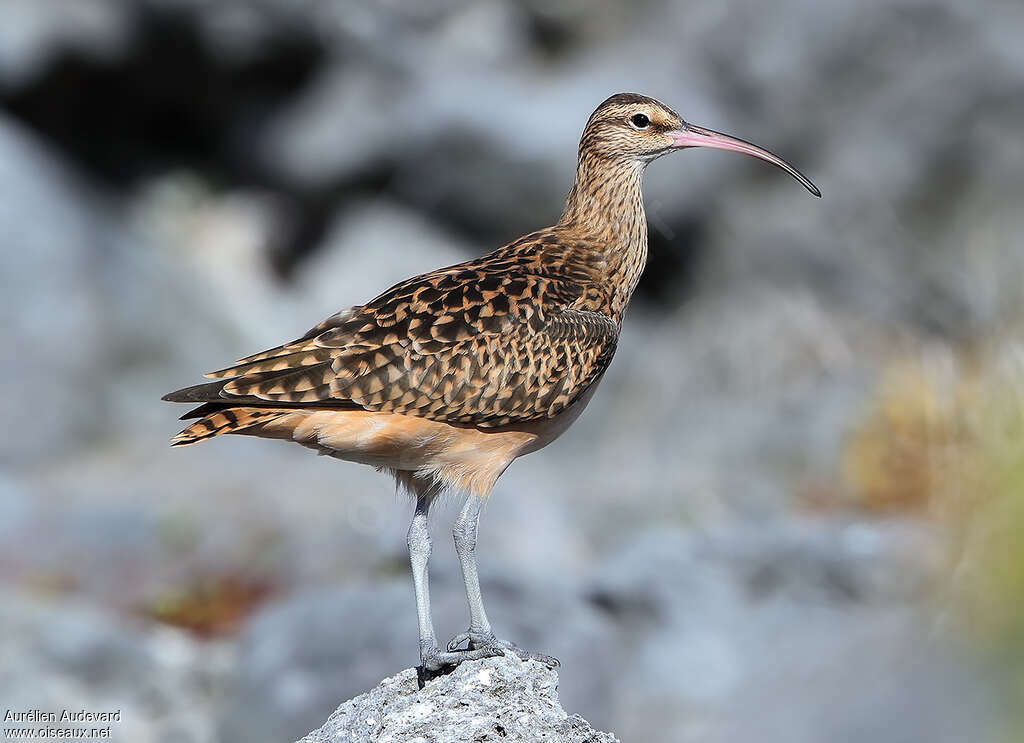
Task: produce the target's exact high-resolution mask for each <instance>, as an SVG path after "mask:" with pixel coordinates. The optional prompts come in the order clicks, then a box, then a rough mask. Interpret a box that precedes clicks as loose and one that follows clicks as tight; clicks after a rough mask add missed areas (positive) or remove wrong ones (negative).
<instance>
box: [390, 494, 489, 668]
mask: <svg viewBox="0 0 1024 743" xmlns="http://www.w3.org/2000/svg"><path fill="white" fill-rule="evenodd" d="M430 501H431V496H430V495H421V496H420V497H419V498H417V500H416V512H415V513H414V514H413V517H412V523H411V524H409V536H408V539H407V541H408V544H409V561H410V562H411V563H412V582H413V587H414V589H415V591H416V620H417V622H418V624H419V632H420V664H421V665H422V666H423V668H424V669H425V670H427V671H437V670H440V669H441V668H443V667H444V666H455V665H458V664H459V663H461V662H462V661H464V660H474V659H476V658H487V657H490V656H492V655H501V654H502V653H501V652H500V650H499V649H497V648H472V649H469V650H449V651H447V652H443V651H441V650H440V648H439V647H438V645H437V637H436V636H435V635H434V622H433V619H432V618H431V615H430V586H429V582H428V580H427V562H428V561H429V560H430V552H431V545H430V531H429V529H428V528H427V513H428V512H429V511H430Z"/></svg>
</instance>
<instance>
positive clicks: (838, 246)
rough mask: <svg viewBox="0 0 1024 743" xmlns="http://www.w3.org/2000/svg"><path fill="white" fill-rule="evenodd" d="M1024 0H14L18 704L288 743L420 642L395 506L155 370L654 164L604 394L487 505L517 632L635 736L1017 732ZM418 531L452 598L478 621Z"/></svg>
mask: <svg viewBox="0 0 1024 743" xmlns="http://www.w3.org/2000/svg"><path fill="white" fill-rule="evenodd" d="M1022 32H1024V5H1022V4H1021V3H1019V2H1013V1H1012V0H1008V1H1007V2H1001V1H1000V0H983V1H982V2H977V3H971V4H964V3H959V2H954V0H865V1H864V2H858V3H849V2H842V1H841V0H827V1H825V2H822V1H821V0H782V2H777V3H772V4H770V5H765V4H763V3H758V2H754V1H753V0H741V1H739V2H715V1H712V0H694V1H692V2H685V1H683V0H641V1H640V2H634V3H629V4H626V3H622V4H618V5H613V4H595V3H590V2H583V0H554V1H552V0H544V1H541V0H528V1H527V2H512V1H511V0H485V1H484V2H468V1H467V0H428V1H427V2H419V3H407V2H400V1H399V0H387V1H384V2H376V3H361V2H354V1H350V0H319V1H317V0H306V1H303V2H300V1H298V0H253V1H251V2H243V1H242V0H217V1H216V2H214V1H213V0H4V2H3V3H2V4H0V225H2V226H0V309H2V311H3V322H2V330H0V333H2V339H3V343H2V344H0V349H2V351H0V353H2V354H3V359H2V363H0V385H2V388H3V394H2V396H0V412H2V420H3V421H4V429H5V431H4V434H3V437H2V452H0V700H2V703H3V706H4V707H5V708H7V709H12V710H15V711H17V710H27V709H42V710H54V709H56V710H59V709H62V708H65V707H68V708H74V709H83V708H84V709H87V710H92V711H95V710H101V709H120V710H121V711H122V722H120V723H116V724H115V725H114V726H113V728H114V729H113V737H114V739H115V740H131V741H136V742H141V743H146V742H148V741H159V742H161V743H163V742H168V743H169V742H171V741H173V742H175V743H178V742H183V743H185V742H188V743H191V742H196V743H200V742H206V741H215V740H216V741H227V742H228V743H233V742H236V741H238V742H241V741H246V742H248V743H264V742H266V743H270V742H271V741H274V742H277V743H280V742H281V741H290V740H293V739H295V738H297V737H299V736H301V735H303V734H304V733H305V732H306V731H308V730H309V729H311V728H313V727H317V726H319V725H320V724H321V722H322V721H323V719H324V718H325V717H326V716H327V715H328V713H330V712H331V711H332V710H333V709H334V707H335V706H336V705H337V704H338V703H339V702H340V701H342V700H344V699H346V698H348V697H350V696H352V695H355V694H357V693H359V692H361V691H364V690H366V689H368V688H370V687H372V686H374V685H375V684H376V683H377V682H378V681H379V680H380V679H381V678H382V677H384V676H386V675H391V674H393V673H395V672H397V671H399V670H401V669H402V668H405V667H407V666H410V665H412V664H413V663H414V662H415V661H416V658H417V646H416V627H415V619H414V605H413V595H412V587H411V583H410V580H409V577H408V561H407V560H408V558H407V553H406V547H405V531H406V529H407V525H408V518H409V516H410V514H411V505H410V504H409V503H407V502H406V501H405V500H404V499H401V498H398V497H395V495H394V494H393V490H394V488H393V484H391V483H390V482H389V481H388V480H387V479H386V478H385V477H383V476H381V475H378V474H377V473H375V472H373V471H372V470H371V469H369V468H366V467H360V466H357V465H353V464H348V463H343V462H338V461H333V460H330V459H327V458H324V457H316V456H313V455H312V453H310V452H308V451H306V450H304V449H302V448H300V447H297V446H284V445H282V444H281V443H279V442H270V441H260V440H250V439H232V438H230V437H226V438H224V439H218V440H216V441H212V442H209V443H206V444H203V445H202V446H199V447H194V448H189V449H184V450H171V449H170V448H169V447H168V445H167V442H168V438H169V437H170V436H171V435H172V434H173V433H175V432H176V431H177V430H178V429H179V427H180V426H179V424H178V422H177V421H176V417H177V415H179V414H180V413H182V412H183V410H182V409H181V408H179V407H178V406H172V405H168V404H165V403H161V402H160V400H159V398H160V395H161V394H163V393H165V392H167V391H169V390H171V389H175V388H177V387H181V386H184V385H186V384H190V383H193V382H196V381H200V376H199V375H200V373H201V372H203V371H207V370H210V369H214V368H219V367H221V366H224V365H225V364H226V363H228V362H230V361H232V360H234V359H236V358H239V357H241V356H243V355H246V354H248V353H251V352H254V351H256V350H259V349H263V348H265V347H269V346H272V345H276V344H277V343H279V342H280V341H282V340H284V339H288V338H292V337H296V336H297V335H300V334H301V333H303V332H304V331H305V330H306V329H307V328H309V327H311V326H312V325H314V324H316V323H317V322H318V321H319V320H321V319H322V318H323V317H326V316H327V315H329V314H331V313H333V312H335V311H336V310H338V309H340V308H342V307H344V306H347V305H351V304H355V303H359V302H361V301H365V300H367V299H369V298H370V297H372V296H374V295H375V294H376V293H378V292H379V291H381V290H383V289H384V288H386V287H387V286H389V285H391V284H392V283H394V282H396V281H398V280H400V279H403V278H405V277H407V276H410V275H412V274H415V273H418V272H421V271H424V270H428V269H432V268H435V267H438V266H441V265H445V264H450V263H453V262H456V261H460V260H463V259H466V258H468V257H471V256H476V255H480V254H482V253H484V252H487V251H489V250H491V249H493V248H495V247H497V246H498V245H500V244H503V243H504V242H506V241H508V240H511V239H513V238H515V237H517V236H518V235H520V234H522V233H524V232H527V231H529V230H532V229H535V228H538V227H542V226H545V225H547V224H550V223H551V222H553V221H554V220H555V219H556V218H557V217H558V214H559V213H560V210H561V204H562V199H563V197H564V195H565V193H566V192H567V190H568V188H569V186H570V182H571V179H572V174H573V166H574V163H575V155H576V152H575V150H576V142H577V138H578V135H579V132H580V131H581V129H582V127H583V124H584V122H585V121H586V118H587V116H588V115H589V114H590V112H591V111H592V110H593V109H594V108H595V107H596V105H597V104H598V103H599V102H600V101H602V100H603V99H604V98H605V97H606V96H608V95H609V94H611V93H614V92H617V91H623V90H630V91H638V92H643V93H647V94H650V95H654V96H656V97H658V98H660V99H662V100H664V101H665V102H667V103H668V104H669V105H671V106H673V107H675V108H676V109H677V110H678V111H679V112H680V113H681V114H682V115H683V116H684V117H685V118H686V119H688V120H690V121H693V122H695V123H699V124H703V125H706V126H710V127H713V128H716V129H719V130H722V131H726V132H729V133H733V134H736V135H737V136H741V137H744V138H747V139H750V140H753V141H755V142H757V143H759V144H762V145H764V146H766V147H768V148H770V149H772V150H775V151H777V152H779V153H781V154H783V155H784V156H785V157H786V158H787V159H789V160H791V161H792V162H793V163H794V164H796V165H797V166H798V167H800V168H801V169H802V170H804V171H805V172H806V173H807V174H808V175H809V176H810V177H811V178H812V179H813V180H814V181H815V182H816V183H817V184H818V185H819V186H820V187H821V189H822V191H823V193H824V198H823V199H821V200H820V201H819V200H817V199H813V198H810V197H808V195H807V194H806V193H805V192H804V191H803V189H801V188H800V186H799V185H798V184H796V183H795V182H793V181H792V180H791V179H790V178H788V177H786V176H785V175H784V174H782V173H781V172H779V171H777V170H774V169H772V168H770V167H769V166H767V165H765V164H763V163H758V162H756V161H753V160H751V159H749V158H743V157H740V156H738V155H733V154H727V153H722V152H710V151H704V152H700V151H691V152H687V153H684V154H680V155H677V156H675V157H672V158H666V159H665V160H662V161H660V162H658V163H656V164H655V165H653V166H652V167H651V168H650V169H649V172H648V176H647V183H646V197H647V205H648V217H649V220H650V224H651V261H650V265H649V266H648V269H647V272H646V274H645V276H644V279H643V282H642V283H641V285H640V288H639V290H638V294H637V296H636V298H635V300H634V304H633V306H632V308H631V310H630V313H629V316H628V318H627V321H626V326H625V328H624V333H623V339H622V342H621V345H620V347H619V352H618V355H617V357H616V359H615V362H614V363H613V365H612V367H611V369H610V371H609V372H608V374H607V375H606V377H605V379H604V381H603V383H602V385H601V389H600V391H599V393H598V394H597V396H596V397H595V399H594V401H593V402H592V403H591V405H590V407H589V408H588V410H587V412H586V413H585V415H584V416H583V417H582V418H581V420H580V421H579V422H578V423H577V424H576V425H575V427H574V428H573V429H572V430H571V431H570V432H569V433H568V434H566V435H565V436H564V437H563V438H562V439H560V440H559V441H558V442H557V443H556V444H554V445H553V446H551V447H549V448H548V449H546V450H544V451H543V452H541V453H538V454H535V455H533V456H530V457H528V458H526V459H523V460H520V461H519V462H517V463H516V464H515V465H514V466H513V467H512V468H511V469H510V470H509V471H508V472H507V473H506V475H505V476H504V477H503V478H502V480H501V481H500V483H499V485H498V487H497V490H496V491H495V493H494V495H493V497H492V500H491V502H490V504H489V505H488V508H487V511H486V513H485V516H484V520H483V522H482V527H481V529H482V531H481V546H480V560H481V566H482V567H481V569H482V572H483V580H484V594H485V597H486V599H487V601H488V607H489V612H490V614H491V617H492V619H493V621H494V623H495V627H496V630H497V632H498V634H499V635H501V636H504V637H508V638H510V639H514V640H516V641H517V642H520V643H521V644H523V645H525V646H528V647H530V648H534V649H537V650H541V651H544V652H548V653H552V654H554V655H556V656H558V657H559V658H561V660H562V662H563V668H562V669H561V674H560V676H561V686H560V694H561V697H562V701H563V703H564V705H565V707H566V709H567V710H569V711H570V712H578V713H580V714H582V715H584V716H585V717H587V718H588V719H589V720H590V721H591V722H592V723H593V724H594V726H595V727H598V728H603V729H608V730H612V731H614V732H615V733H616V734H617V735H618V736H619V737H621V738H622V740H624V741H643V740H658V741H686V742H689V741H701V742H702V743H719V742H721V743H726V742H727V741H728V742H729V743H734V742H735V741H746V740H755V739H756V740H758V741H760V742H762V743H769V742H775V741H778V742H779V743H783V742H785V743H817V742H819V741H823V740H828V741H837V742H844V741H850V742H861V741H871V742H872V743H896V742H904V741H906V742H911V741H913V742H916V741H922V740H929V741H934V742H937V743H944V742H946V741H950V742H954V741H955V742H960V741H966V740H970V741H1018V740H1021V739H1022V737H1024V725H1022V723H1024V719H1022V718H1024V715H1022V713H1021V710H1022V709H1024V662H1022V660H1024V612H1022V606H1024V539H1022V536H1024V392H1022V391H1024V341H1022V337H1024V336H1022V330H1024V293H1022V289H1021V286H1022V279H1024V241H1022V238H1021V235H1022V234H1024V210H1022V209H1021V206H1022V204H1024V139H1022V138H1021V132H1022V131H1024V45H1022V44H1021V43H1020V39H1021V34H1022ZM454 512H455V511H454V506H453V505H449V506H448V508H447V509H441V510H439V511H438V513H437V514H436V515H435V522H434V525H435V529H434V533H435V539H436V542H435V544H436V546H437V548H436V549H435V553H434V554H435V558H434V560H433V562H432V568H433V572H432V578H433V587H434V598H435V602H436V609H435V611H436V624H437V628H438V633H439V635H440V636H442V637H448V636H450V635H451V634H454V633H455V632H457V631H460V630H462V629H463V628H464V627H465V624H466V621H467V620H466V616H465V606H464V598H463V595H462V589H461V582H460V579H459V575H458V569H457V564H456V562H455V559H454V555H453V551H452V550H451V549H450V547H449V545H450V541H449V537H448V530H449V526H450V523H451V520H452V519H453V518H454Z"/></svg>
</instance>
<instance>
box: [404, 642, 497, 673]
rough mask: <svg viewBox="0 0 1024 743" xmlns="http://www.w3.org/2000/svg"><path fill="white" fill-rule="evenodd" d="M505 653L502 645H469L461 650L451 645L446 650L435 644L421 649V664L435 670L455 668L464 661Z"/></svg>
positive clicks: (425, 667)
mask: <svg viewBox="0 0 1024 743" xmlns="http://www.w3.org/2000/svg"><path fill="white" fill-rule="evenodd" d="M504 654H505V651H504V650H503V649H502V648H500V647H469V648H464V649H462V650H459V649H457V648H452V647H450V646H449V649H448V650H447V651H444V650H441V648H439V647H438V646H437V645H436V644H435V645H431V646H427V647H424V648H421V649H420V665H422V666H423V668H424V669H425V670H427V671H431V672H433V671H440V670H443V669H446V668H454V667H455V666H457V665H459V663H462V662H463V661H467V660H480V659H481V658H493V657H494V656H496V655H504Z"/></svg>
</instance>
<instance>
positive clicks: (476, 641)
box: [448, 630, 561, 668]
mask: <svg viewBox="0 0 1024 743" xmlns="http://www.w3.org/2000/svg"><path fill="white" fill-rule="evenodd" d="M467 641H468V642H469V645H468V646H467V648H466V649H463V650H459V648H460V647H461V646H462V644H463V643H465V642H467ZM477 650H494V651H496V652H495V653H494V654H495V655H504V654H505V651H508V652H510V653H515V654H516V655H517V656H518V657H519V658H520V659H521V660H535V661H537V662H539V663H543V664H544V665H546V666H547V667H548V668H558V666H560V665H561V663H560V662H559V660H558V658H555V657H553V656H550V655H544V654H543V653H535V652H533V651H531V650H524V649H523V648H521V647H519V646H518V645H516V644H515V643H513V642H509V641H508V640H499V639H498V638H497V637H495V636H494V633H493V632H477V631H474V630H469V631H467V632H460V633H459V634H457V635H455V637H453V638H452V639H451V640H449V641H448V652H450V653H453V652H460V653H467V652H468V653H473V652H476V651H477Z"/></svg>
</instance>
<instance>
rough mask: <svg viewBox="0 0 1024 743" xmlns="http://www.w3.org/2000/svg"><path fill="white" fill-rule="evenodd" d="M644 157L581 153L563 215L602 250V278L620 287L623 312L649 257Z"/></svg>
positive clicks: (564, 222)
mask: <svg viewBox="0 0 1024 743" xmlns="http://www.w3.org/2000/svg"><path fill="white" fill-rule="evenodd" d="M644 167H645V164H644V163H638V162H636V161H634V160H609V159H606V158H602V157H599V156H596V155H592V154H588V153H585V152H584V153H581V154H580V158H579V164H578V165H577V168H576V181H575V183H574V184H573V187H572V190H571V191H570V192H569V196H568V197H567V198H566V202H565V210H564V211H563V212H562V217H561V219H560V220H559V225H561V226H562V227H563V228H565V229H568V230H571V231H573V232H577V233H578V234H579V235H580V237H581V238H583V239H584V240H585V241H586V243H587V244H588V245H591V246H593V248H594V249H595V250H597V251H599V252H600V253H601V258H602V259H603V260H602V264H603V266H602V271H601V273H602V274H603V275H602V279H603V281H604V282H607V283H608V284H611V285H613V286H614V288H615V292H614V294H615V301H614V303H613V307H612V310H613V313H614V314H615V315H616V316H617V317H619V318H621V315H622V312H624V311H625V308H626V304H627V303H628V302H629V298H630V296H632V294H633V290H634V289H636V285H637V282H638V281H639V280H640V274H641V273H642V272H643V269H644V264H645V263H646V262H647V216H646V214H645V213H644V202H643V195H642V193H641V190H640V185H641V182H642V180H643V172H644Z"/></svg>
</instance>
